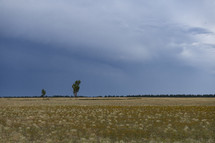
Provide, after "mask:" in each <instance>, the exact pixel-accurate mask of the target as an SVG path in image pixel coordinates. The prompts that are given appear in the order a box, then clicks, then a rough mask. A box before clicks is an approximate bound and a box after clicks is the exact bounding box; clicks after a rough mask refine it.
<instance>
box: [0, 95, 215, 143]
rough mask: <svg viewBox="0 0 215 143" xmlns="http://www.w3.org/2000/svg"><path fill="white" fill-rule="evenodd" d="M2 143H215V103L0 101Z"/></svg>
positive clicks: (214, 100)
mask: <svg viewBox="0 0 215 143" xmlns="http://www.w3.org/2000/svg"><path fill="white" fill-rule="evenodd" d="M0 142H2V143H10V142H21V143H29V142H34V143H41V142H46V143H49V142H50V143H53V142H55V143H57V142H59V143H61V142H62V143H64V142H65V143H67V142H71V143H73V142H74V143H79V142H86V143H88V142H90V143H97V142H101V143H103V142H106V143H109V142H111V143H112V142H113V143H114V142H120V143H123V142H129V143H130V142H132V143H135V142H140V143H148V142H150V143H161V142H163V143H173V142H175V143H186V142H187V143H215V98H140V97H138V98H133V97H129V98H126V97H122V98H120V97H119V98H47V99H42V98H0Z"/></svg>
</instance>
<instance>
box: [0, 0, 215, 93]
mask: <svg viewBox="0 0 215 143" xmlns="http://www.w3.org/2000/svg"><path fill="white" fill-rule="evenodd" d="M208 3H210V1H209V2H202V1H195V4H196V5H193V1H192V2H190V1H189V2H188V1H186V2H185V1H171V0H168V1H166V2H160V1H156V2H155V1H141V0H138V1H135V2H134V1H129V0H119V1H113V0H110V1H104V0H102V1H99V0H98V1H92V0H79V1H75V0H72V1H68V0H62V1H57V0H46V1H42V0H37V1H27V0H20V1H15V0H2V1H0V19H1V23H0V33H1V36H0V48H1V58H0V59H1V61H0V67H1V69H5V70H4V71H1V72H2V73H3V74H4V75H8V76H9V75H11V78H9V80H8V84H7V86H6V85H4V83H3V81H6V78H4V80H3V81H2V83H0V84H1V88H2V89H3V88H6V87H7V88H8V87H9V84H10V82H14V80H15V79H17V80H20V77H22V78H25V76H24V74H26V75H27V77H26V80H25V82H24V83H23V86H24V85H26V84H27V83H28V82H31V81H32V83H34V85H35V88H33V87H31V89H32V91H33V90H34V91H35V93H36V91H38V90H39V88H40V87H41V88H43V87H42V86H48V87H49V89H52V90H50V91H52V92H53V94H54V93H55V92H57V93H60V92H61V91H63V87H66V86H67V89H69V87H68V85H69V84H71V83H70V82H71V81H72V80H76V79H83V80H84V81H85V83H86V85H84V84H83V93H81V94H91V95H93V94H109V93H110V94H114V93H119V94H120V93H123V94H126V93H128V92H130V93H128V94H132V93H134V94H135V93H140V92H144V91H147V92H144V93H159V92H161V91H162V92H163V93H164V92H165V90H166V92H168V93H170V92H183V91H184V92H189V89H188V88H186V87H189V86H188V84H189V83H191V82H190V81H194V80H195V81H198V80H196V79H195V78H197V77H198V75H199V74H202V73H204V74H205V76H206V77H208V79H209V78H210V76H212V75H213V74H212V75H210V74H211V72H208V71H213V70H214V64H213V63H215V62H214V60H215V59H214V58H213V54H211V53H213V52H214V50H213V49H212V48H211V47H213V46H211V45H213V42H211V41H212V40H210V39H213V36H214V35H213V33H214V32H215V29H213V28H211V27H212V26H211V25H213V24H214V21H213V20H211V19H210V16H208V14H210V15H211V13H212V12H213V11H212V10H211V7H210V6H209V4H208ZM201 7H203V8H204V9H205V8H208V10H207V11H206V12H203V11H201V12H198V9H199V8H201ZM201 14H202V15H201ZM196 16H199V17H198V18H195V17H196ZM211 17H213V15H212V16H211ZM205 22H206V23H207V24H205ZM206 36H209V37H210V38H207V37H206ZM205 45H209V46H205ZM199 57H200V58H202V59H204V60H199ZM204 65H208V66H204ZM202 68H204V69H205V68H206V69H207V70H201V69H202ZM195 70H197V71H198V72H196V71H195ZM200 71H201V72H200ZM193 72H195V74H194V75H193V77H192V78H188V77H190V75H192V73H193ZM7 73H10V74H7ZM16 73H18V74H16ZM17 75H20V76H19V77H18V76H17ZM5 77H7V76H5ZM30 79H31V80H30ZM42 79H45V82H44V83H43V84H42V85H41V86H40V82H41V81H40V80H42ZM165 79H168V80H165ZM188 79H189V80H190V81H189V80H188ZM49 81H50V82H49ZM174 81H179V82H177V83H175V82H174ZM199 81H203V79H199ZM184 82H186V83H187V84H185V83H184ZM212 82H213V81H212V80H208V81H207V80H204V82H203V83H207V84H210V83H212ZM15 83H17V82H15ZM83 83H84V82H83ZM132 83H135V84H132ZM61 84H62V85H61ZM21 85H22V84H21ZM87 85H90V86H87ZM137 85H138V86H137ZM201 85H202V84H197V85H193V86H191V87H190V89H191V91H193V92H195V91H197V90H195V88H200V89H202V88H201ZM14 86H15V85H13V86H12V87H14ZM96 87H98V88H99V91H98V92H96V91H95V88H96ZM20 88H22V86H21V87H20ZM180 89H181V90H180ZM17 90H18V89H17ZM3 91H4V92H3ZM200 91H201V90H199V92H200ZM29 92H30V90H29ZM202 92H203V91H202ZM3 93H6V90H2V94H3ZM65 93H66V94H68V93H69V90H67V91H66V92H65ZM8 94H9V93H8ZM25 94H27V93H25Z"/></svg>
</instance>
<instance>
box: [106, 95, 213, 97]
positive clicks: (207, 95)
mask: <svg viewBox="0 0 215 143" xmlns="http://www.w3.org/2000/svg"><path fill="white" fill-rule="evenodd" d="M105 97H215V94H146V95H127V96H117V95H116V96H115V95H113V96H112V95H108V96H107V95H106V96H105Z"/></svg>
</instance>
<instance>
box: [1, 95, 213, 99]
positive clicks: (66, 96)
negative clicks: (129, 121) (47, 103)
mask: <svg viewBox="0 0 215 143" xmlns="http://www.w3.org/2000/svg"><path fill="white" fill-rule="evenodd" d="M45 97H49V98H61V97H64V98H71V97H74V96H69V95H53V96H45ZM78 97H104V98H108V97H215V94H157V95H156V94H146V95H125V96H124V95H105V96H78ZM0 98H41V97H40V96H2V97H0Z"/></svg>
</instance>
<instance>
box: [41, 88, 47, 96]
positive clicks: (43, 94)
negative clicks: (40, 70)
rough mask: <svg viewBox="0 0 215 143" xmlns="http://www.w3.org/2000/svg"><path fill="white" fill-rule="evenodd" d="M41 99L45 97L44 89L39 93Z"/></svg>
mask: <svg viewBox="0 0 215 143" xmlns="http://www.w3.org/2000/svg"><path fill="white" fill-rule="evenodd" d="M41 93H42V94H41V97H45V95H46V91H45V89H42V91H41Z"/></svg>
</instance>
